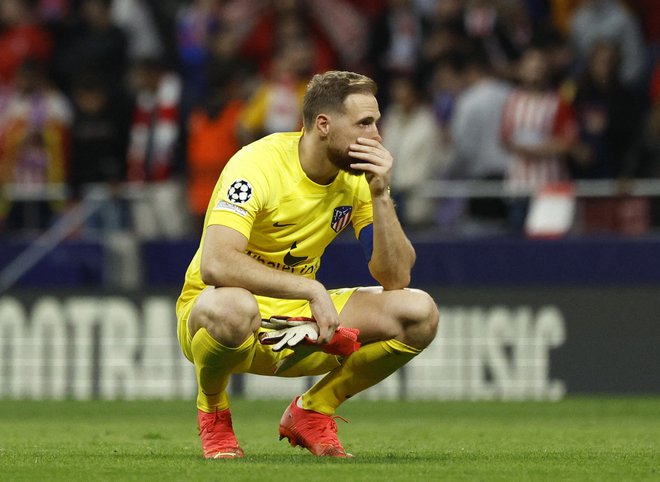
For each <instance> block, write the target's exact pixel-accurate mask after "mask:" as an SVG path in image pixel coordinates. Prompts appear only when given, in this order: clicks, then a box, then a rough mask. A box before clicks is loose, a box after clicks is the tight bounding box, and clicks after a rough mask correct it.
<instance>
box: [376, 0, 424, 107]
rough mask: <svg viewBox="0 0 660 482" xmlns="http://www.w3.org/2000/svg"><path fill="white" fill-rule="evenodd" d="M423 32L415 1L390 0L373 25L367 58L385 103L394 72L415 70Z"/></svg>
mask: <svg viewBox="0 0 660 482" xmlns="http://www.w3.org/2000/svg"><path fill="white" fill-rule="evenodd" d="M423 34H424V31H423V24H422V18H421V15H420V14H419V13H418V11H417V10H416V9H415V5H414V3H413V1H412V0H388V1H387V8H386V9H385V10H384V11H383V12H382V13H381V15H380V17H379V18H378V19H376V21H375V22H374V23H373V24H372V26H371V35H370V39H369V55H368V57H369V59H371V61H372V63H373V64H374V67H375V69H374V78H375V80H376V81H377V82H378V85H379V86H380V92H379V101H380V103H381V105H382V106H384V107H386V105H387V98H386V97H387V96H386V94H387V93H388V92H389V87H388V86H389V81H390V79H391V77H392V75H396V74H414V73H415V72H416V70H417V66H418V64H419V60H420V56H421V50H422V45H423Z"/></svg>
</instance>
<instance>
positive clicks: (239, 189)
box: [227, 179, 252, 204]
mask: <svg viewBox="0 0 660 482" xmlns="http://www.w3.org/2000/svg"><path fill="white" fill-rule="evenodd" d="M251 197H252V185H250V183H249V182H247V181H246V180H245V179H239V180H237V181H234V182H233V183H232V184H231V186H230V187H229V191H227V198H228V199H229V200H230V201H231V202H233V203H236V204H243V203H245V202H248V201H249V200H250V198H251Z"/></svg>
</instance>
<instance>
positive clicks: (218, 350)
mask: <svg viewBox="0 0 660 482" xmlns="http://www.w3.org/2000/svg"><path fill="white" fill-rule="evenodd" d="M356 289H357V288H344V289H337V290H330V291H329V294H330V298H331V299H332V301H333V303H334V305H335V308H337V311H341V310H342V309H343V308H344V305H345V304H346V303H347V302H348V299H349V298H350V297H351V295H352V294H353V293H354V292H355V290H356ZM257 300H258V302H259V307H260V310H261V313H262V317H264V318H269V317H271V316H273V315H278V314H279V315H281V314H286V315H287V316H310V315H311V312H310V309H309V303H308V302H306V301H304V300H278V299H273V298H266V297H261V296H260V297H257ZM193 305H194V300H193V301H191V302H189V303H186V304H184V305H181V306H180V307H178V309H177V318H178V327H177V334H178V337H179V343H180V345H181V349H182V351H183V353H184V355H185V356H186V358H188V360H190V361H191V362H193V363H194V364H195V371H196V373H197V383H198V394H197V408H199V409H200V410H202V411H205V412H208V413H212V412H213V411H214V410H215V408H218V409H219V410H224V409H225V408H227V407H228V406H229V401H228V399H227V393H226V388H227V384H228V383H229V376H230V374H232V373H253V374H257V375H274V373H275V369H276V368H277V366H278V364H279V363H280V362H281V361H282V360H283V359H284V358H286V357H287V356H289V355H291V354H292V353H293V352H292V351H291V350H282V351H281V352H278V353H276V352H274V351H273V350H272V349H271V347H269V346H264V345H262V344H261V343H259V342H258V341H257V339H256V337H254V336H252V335H251V336H250V337H249V338H248V339H247V340H246V341H245V342H244V343H243V344H242V345H241V346H240V347H238V348H228V347H225V346H223V345H222V344H220V343H218V342H217V341H216V340H215V339H213V338H212V337H211V336H210V335H209V334H208V332H207V331H206V330H205V329H200V330H198V331H197V333H195V336H191V335H190V332H189V330H188V317H189V316H190V312H191V311H192V307H193ZM260 331H263V330H260ZM338 366H339V360H338V358H337V357H336V356H333V355H328V354H327V353H323V352H319V353H314V354H312V355H310V356H308V357H306V358H304V359H303V360H301V361H300V362H299V363H297V364H296V365H294V366H292V367H291V368H289V369H288V370H286V371H283V372H279V373H278V374H277V376H280V377H299V376H315V375H322V374H324V373H328V372H329V371H331V370H333V369H335V368H337V367H338Z"/></svg>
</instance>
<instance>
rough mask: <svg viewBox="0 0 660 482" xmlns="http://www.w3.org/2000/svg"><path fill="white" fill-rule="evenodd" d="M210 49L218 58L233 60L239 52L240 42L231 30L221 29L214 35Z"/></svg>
mask: <svg viewBox="0 0 660 482" xmlns="http://www.w3.org/2000/svg"><path fill="white" fill-rule="evenodd" d="M209 48H210V50H211V53H212V55H213V56H214V57H216V58H221V59H225V58H232V57H234V56H235V55H236V53H237V52H238V40H237V38H236V35H235V34H234V32H233V31H232V30H230V29H220V30H218V31H217V32H215V33H214V34H213V37H212V38H211V40H210V45H209Z"/></svg>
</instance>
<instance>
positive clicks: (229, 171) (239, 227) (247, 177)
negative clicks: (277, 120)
mask: <svg viewBox="0 0 660 482" xmlns="http://www.w3.org/2000/svg"><path fill="white" fill-rule="evenodd" d="M255 156H258V153H256V152H254V150H253V149H249V148H244V149H242V150H240V151H239V152H238V153H236V155H234V156H233V157H232V158H231V159H230V161H229V162H228V163H227V166H226V167H225V169H224V170H223V171H222V174H221V176H220V179H219V180H218V183H217V184H216V187H215V191H214V194H213V201H212V206H210V209H209V213H208V216H207V219H206V226H210V225H214V224H219V225H223V226H228V227H230V228H233V229H235V230H236V231H238V232H239V233H241V234H243V235H244V236H245V237H246V238H248V239H249V238H250V232H251V231H252V225H253V224H254V220H255V218H256V216H257V213H258V212H259V211H261V209H262V208H263V206H265V205H266V203H267V200H268V193H269V184H268V176H267V174H266V173H264V172H263V170H262V169H261V168H260V166H259V165H258V164H257V163H256V162H254V161H255Z"/></svg>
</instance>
